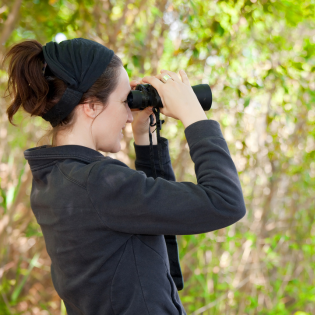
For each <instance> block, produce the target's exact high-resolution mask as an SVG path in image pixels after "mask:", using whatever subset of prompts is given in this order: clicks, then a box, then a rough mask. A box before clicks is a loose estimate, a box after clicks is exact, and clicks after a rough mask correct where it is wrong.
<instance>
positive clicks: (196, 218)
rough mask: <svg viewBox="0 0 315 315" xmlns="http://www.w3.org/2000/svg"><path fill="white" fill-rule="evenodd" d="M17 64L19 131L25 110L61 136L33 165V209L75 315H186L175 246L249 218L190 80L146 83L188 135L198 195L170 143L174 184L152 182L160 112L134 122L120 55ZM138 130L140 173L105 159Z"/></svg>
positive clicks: (35, 58)
mask: <svg viewBox="0 0 315 315" xmlns="http://www.w3.org/2000/svg"><path fill="white" fill-rule="evenodd" d="M7 59H9V60H10V63H9V68H8V74H9V81H8V91H9V93H10V95H11V96H12V98H13V101H12V103H11V104H10V105H9V107H8V109H7V114H8V118H9V120H10V122H11V123H12V118H13V116H14V114H15V113H16V112H17V110H18V109H19V108H20V107H23V109H24V110H25V111H26V112H28V113H30V114H31V115H37V116H41V117H43V118H44V119H45V120H47V121H50V123H51V125H52V126H53V129H52V131H51V135H52V144H51V145H44V146H39V147H35V148H30V149H28V150H26V151H25V152H24V156H25V158H26V159H27V160H28V162H29V165H30V168H31V171H32V174H33V182H32V191H31V197H30V198H31V207H32V210H33V212H34V214H35V216H36V219H37V222H38V223H39V224H40V226H41V229H42V231H43V235H44V238H45V243H46V247H47V252H48V254H49V256H50V258H51V275H52V280H53V284H54V287H55V289H56V291H57V292H58V294H59V296H60V297H61V298H62V299H63V300H64V302H65V305H66V309H67V312H68V314H69V315H72V314H78V315H79V314H85V315H87V314H91V315H92V314H93V315H97V314H103V315H104V314H106V315H111V314H113V315H122V314H124V315H135V314H141V315H144V314H148V315H149V314H150V315H164V314H165V315H166V314H172V315H173V314H174V315H175V314H176V315H178V314H186V312H185V310H184V308H183V306H182V303H181V301H180V299H179V295H178V292H177V290H179V289H182V287H183V282H182V274H181V271H180V266H179V263H178V252H177V243H176V236H175V235H185V234H186V235H187V234H198V233H205V232H210V231H213V230H216V229H221V228H224V227H226V226H229V225H231V224H233V223H235V222H237V221H238V220H240V219H241V218H242V217H243V216H244V215H245V212H246V209H245V204H244V199H243V194H242V189H241V185H240V182H239V178H238V174H237V170H236V168H235V165H234V163H233V161H232V159H231V156H230V153H229V149H228V146H227V144H226V141H225V140H224V138H223V135H222V132H221V129H220V125H219V123H218V122H217V121H214V120H208V119H207V117H206V115H205V113H204V111H203V109H202V107H201V105H200V103H199V101H198V99H197V97H196V95H195V94H194V92H193V90H192V88H191V86H190V83H189V80H188V77H187V75H186V74H185V72H184V71H180V77H179V76H178V75H177V74H176V73H174V72H171V71H162V73H161V74H159V75H156V76H147V77H144V78H143V79H142V81H143V82H144V83H149V84H151V85H152V86H153V87H154V88H155V89H156V90H157V91H158V93H159V95H160V96H161V99H162V102H163V106H164V107H163V108H162V109H161V113H163V114H164V115H166V116H169V117H173V118H175V119H179V120H181V121H182V123H183V124H184V126H185V136H186V139H187V142H188V145H189V149H190V155H191V158H192V160H193V162H194V164H195V171H196V176H197V181H198V184H194V183H192V182H175V176H174V172H173V169H172V165H171V160H170V156H169V152H168V141H167V139H165V138H164V143H165V146H164V147H163V149H162V150H163V151H162V157H163V168H164V172H165V175H164V178H161V177H159V175H160V174H161V170H160V168H159V163H156V164H155V166H156V169H157V174H158V177H157V178H153V177H152V175H151V168H150V158H149V145H148V144H149V143H148V128H149V121H150V120H149V116H150V115H151V114H152V108H148V109H146V110H143V111H140V112H138V113H137V114H135V115H134V116H135V117H133V115H132V112H131V110H130V108H129V107H128V104H127V102H126V97H127V95H128V94H129V92H130V89H131V88H134V87H135V86H136V84H137V82H131V83H129V78H128V75H127V73H126V71H125V69H124V67H123V65H122V63H121V60H120V59H119V58H118V57H117V56H116V55H115V54H114V53H113V51H111V50H109V49H107V48H106V47H105V46H102V45H100V44H98V43H95V42H93V41H90V40H86V39H82V38H78V39H72V40H67V41H64V42H61V43H59V44H57V43H53V42H50V43H47V44H46V45H45V46H42V45H41V44H40V43H38V42H37V41H35V40H31V41H24V42H22V43H19V44H17V45H15V46H13V47H12V48H11V49H10V50H9V52H8V54H7V55H6V59H5V60H7ZM165 74H168V75H169V79H168V80H165V79H164V76H165ZM162 76H163V77H162ZM128 123H131V124H132V130H133V134H134V140H135V141H134V147H135V153H136V161H135V166H136V170H133V169H130V168H129V167H128V166H127V165H126V164H124V163H122V162H121V161H118V160H116V159H113V158H110V157H105V156H103V155H102V154H101V153H99V152H98V151H103V152H118V151H119V150H120V141H121V139H122V132H121V131H122V129H123V128H125V126H126V124H128ZM155 144H156V140H155ZM156 147H157V146H156V145H154V153H155V155H157V148H156Z"/></svg>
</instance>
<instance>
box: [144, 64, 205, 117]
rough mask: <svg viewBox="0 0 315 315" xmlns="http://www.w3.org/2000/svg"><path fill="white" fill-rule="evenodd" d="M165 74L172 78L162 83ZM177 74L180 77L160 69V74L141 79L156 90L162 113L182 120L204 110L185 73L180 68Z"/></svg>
mask: <svg viewBox="0 0 315 315" xmlns="http://www.w3.org/2000/svg"><path fill="white" fill-rule="evenodd" d="M165 74H168V75H169V76H170V77H171V78H172V79H173V80H171V79H168V80H167V81H166V83H163V82H162V81H161V79H162V76H163V75H165ZM179 74H180V77H179V76H178V74H176V73H175V72H172V71H167V70H161V74H158V75H156V76H146V77H144V78H143V79H142V81H143V82H144V83H149V84H151V85H152V86H153V87H154V88H155V89H156V90H157V92H158V94H159V96H160V97H161V101H162V104H163V107H162V108H160V112H161V113H162V114H163V115H165V116H168V117H172V118H174V119H180V120H181V121H183V119H184V118H185V117H190V116H192V115H194V113H196V112H198V113H204V111H203V109H202V107H201V105H200V103H199V101H198V98H197V96H196V94H195V93H194V91H193V89H192V87H191V86H190V82H189V79H188V77H187V75H186V73H185V72H184V71H183V70H181V71H180V72H179ZM204 115H205V114H204ZM205 117H206V116H205Z"/></svg>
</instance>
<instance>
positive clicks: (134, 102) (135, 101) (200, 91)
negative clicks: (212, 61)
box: [127, 84, 212, 111]
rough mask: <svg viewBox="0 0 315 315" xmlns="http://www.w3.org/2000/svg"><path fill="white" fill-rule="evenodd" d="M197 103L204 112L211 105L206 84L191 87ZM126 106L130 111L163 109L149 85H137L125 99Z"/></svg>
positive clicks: (210, 94) (157, 95) (158, 97)
mask: <svg viewBox="0 0 315 315" xmlns="http://www.w3.org/2000/svg"><path fill="white" fill-rule="evenodd" d="M192 89H193V91H194V92H195V94H196V96H197V98H198V101H199V102H200V104H201V107H202V108H203V110H204V111H208V110H209V109H210V108H211V105H212V92H211V89H210V86H209V85H208V84H198V85H194V86H192ZM127 102H128V106H129V107H130V108H131V109H140V110H143V109H145V108H146V107H149V106H153V107H155V108H158V107H163V104H162V101H161V98H160V96H159V94H158V92H157V90H156V89H155V88H154V87H153V86H152V85H151V84H138V85H137V86H136V88H135V90H133V91H130V93H129V94H128V97H127Z"/></svg>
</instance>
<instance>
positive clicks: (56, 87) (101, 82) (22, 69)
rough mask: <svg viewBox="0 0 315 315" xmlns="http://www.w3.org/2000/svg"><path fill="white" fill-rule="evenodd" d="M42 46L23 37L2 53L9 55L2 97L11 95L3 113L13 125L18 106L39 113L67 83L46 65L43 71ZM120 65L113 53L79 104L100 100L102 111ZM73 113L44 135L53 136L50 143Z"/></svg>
mask: <svg viewBox="0 0 315 315" xmlns="http://www.w3.org/2000/svg"><path fill="white" fill-rule="evenodd" d="M42 47H43V46H42V45H41V44H40V43H39V42H38V41H36V40H27V41H23V42H21V43H19V44H16V45H14V46H13V47H12V48H11V49H10V50H9V51H8V52H7V54H6V55H5V57H4V60H3V63H4V62H5V61H6V60H7V59H9V58H10V62H9V68H8V76H9V79H8V86H7V89H6V91H5V93H6V92H8V95H4V97H7V96H10V97H11V98H12V99H13V100H12V102H11V103H10V105H9V107H8V108H7V111H6V113H7V115H8V118H9V121H10V123H11V124H12V125H14V126H16V125H15V124H14V123H13V116H14V115H15V114H16V112H17V111H18V109H19V108H20V107H21V106H22V107H23V109H24V110H25V111H26V112H27V113H30V114H31V116H42V115H43V114H45V113H46V112H47V111H48V110H49V109H50V108H52V107H53V106H54V105H55V104H57V103H58V101H59V100H60V98H61V97H62V95H63V93H64V91H65V90H66V88H67V85H66V83H65V82H64V81H62V80H61V79H59V78H57V77H56V76H54V74H53V73H52V72H51V70H50V69H49V66H48V65H47V67H46V69H45V73H44V75H43V73H42V68H43V65H44V55H43V48H42ZM120 67H123V63H122V61H121V59H120V58H119V57H118V56H117V55H114V56H113V58H112V60H111V61H110V63H109V64H108V66H107V68H106V69H105V71H104V72H103V73H102V74H101V76H100V77H99V78H98V79H97V80H96V81H95V83H94V84H93V85H92V86H91V87H90V88H89V90H88V91H86V92H85V93H84V94H83V96H82V98H81V101H80V104H84V103H88V102H90V101H92V102H100V103H101V104H102V105H103V109H102V111H103V110H104V109H105V107H106V106H107V102H108V99H109V96H110V94H111V93H112V92H113V91H114V90H115V89H116V87H117V84H118V78H119V74H120V71H119V69H120ZM75 108H77V107H75ZM102 111H101V112H102ZM75 113H76V110H73V111H72V112H71V113H70V114H69V115H68V116H67V117H66V118H65V119H63V120H62V121H61V122H60V123H59V124H58V125H57V126H56V127H54V128H52V129H51V130H49V132H48V133H47V134H46V135H44V137H48V138H50V137H52V140H51V144H52V146H55V140H56V136H57V134H58V132H59V131H61V130H68V129H71V128H72V127H73V125H74V123H75V121H76V115H75ZM99 114H100V113H99ZM97 116H98V115H97ZM97 116H96V117H97ZM96 117H95V118H96ZM95 118H94V119H93V122H94V120H95ZM93 122H92V123H93Z"/></svg>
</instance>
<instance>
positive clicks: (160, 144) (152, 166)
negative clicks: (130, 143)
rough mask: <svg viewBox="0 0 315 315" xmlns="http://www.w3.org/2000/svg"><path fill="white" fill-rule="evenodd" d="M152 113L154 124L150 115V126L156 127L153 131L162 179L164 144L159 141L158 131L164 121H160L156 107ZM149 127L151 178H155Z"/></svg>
mask: <svg viewBox="0 0 315 315" xmlns="http://www.w3.org/2000/svg"><path fill="white" fill-rule="evenodd" d="M152 111H153V113H154V115H155V120H156V122H155V124H153V121H154V118H153V115H150V126H151V127H152V126H155V125H156V129H155V130H154V131H156V133H157V146H158V157H159V164H160V169H161V177H162V178H164V168H163V163H162V160H163V158H162V146H163V145H164V143H163V142H162V141H161V136H160V130H161V129H162V124H163V123H164V120H160V110H159V108H158V107H157V108H155V107H153V109H152ZM150 126H149V139H150V161H151V168H152V173H153V177H154V178H157V174H156V168H155V164H154V152H153V144H152V134H151V130H150ZM154 131H153V132H154Z"/></svg>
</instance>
